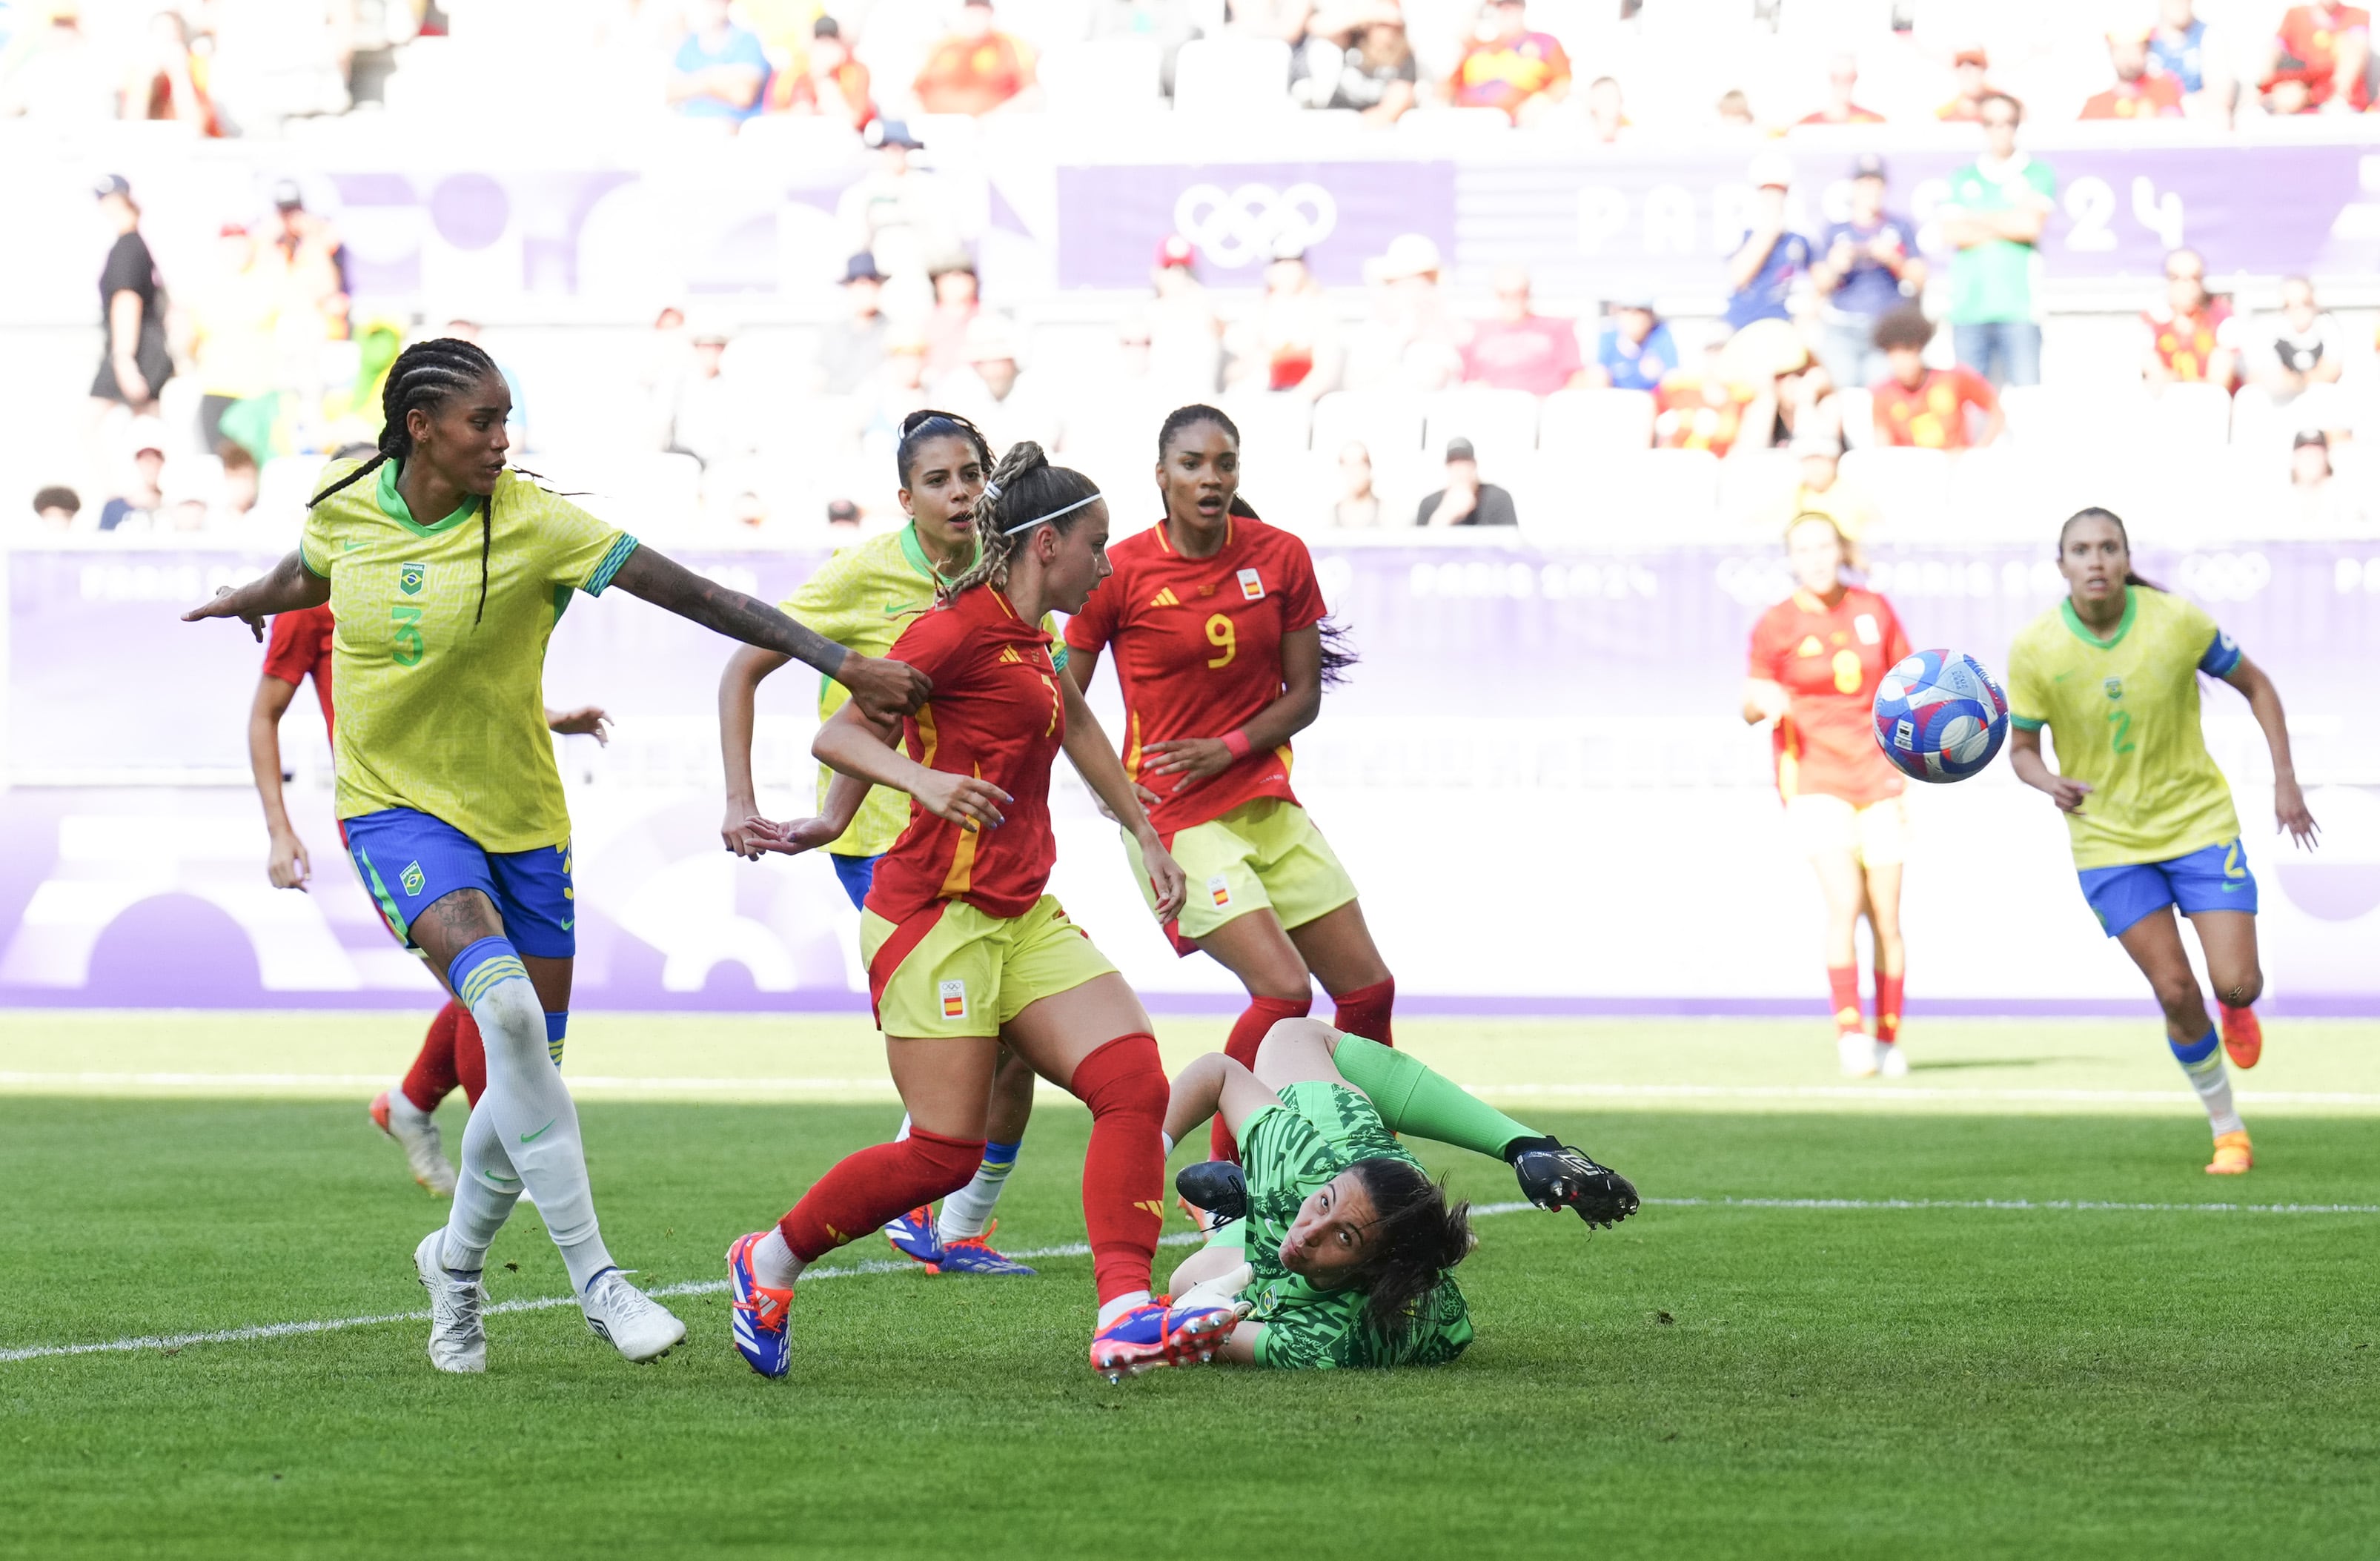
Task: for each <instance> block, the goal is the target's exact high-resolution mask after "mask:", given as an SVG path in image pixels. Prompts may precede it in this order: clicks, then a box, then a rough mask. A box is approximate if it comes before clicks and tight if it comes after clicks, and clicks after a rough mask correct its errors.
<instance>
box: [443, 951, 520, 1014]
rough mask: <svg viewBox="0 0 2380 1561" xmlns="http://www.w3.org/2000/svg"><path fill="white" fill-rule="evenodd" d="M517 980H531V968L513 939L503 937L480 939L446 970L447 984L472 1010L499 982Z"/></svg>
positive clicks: (456, 958) (464, 1004) (457, 956)
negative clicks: (522, 957)
mask: <svg viewBox="0 0 2380 1561" xmlns="http://www.w3.org/2000/svg"><path fill="white" fill-rule="evenodd" d="M515 979H518V980H522V981H527V980H528V966H527V965H524V964H522V963H521V960H520V954H519V953H518V952H517V951H516V950H515V949H514V948H513V943H512V939H511V938H505V937H503V936H501V935H499V936H497V937H492V938H480V940H479V941H478V942H477V943H474V944H472V945H471V946H470V947H469V948H468V949H466V950H463V951H462V952H461V953H459V954H457V955H455V961H454V962H453V963H452V964H450V965H448V966H447V967H446V981H447V984H448V985H449V986H453V987H454V988H455V996H456V997H457V998H461V999H462V1001H463V1006H464V1007H465V1008H468V1009H477V1008H478V1007H479V1006H480V998H484V997H486V996H487V995H488V993H489V992H490V991H491V990H492V989H493V988H494V987H495V986H497V985H498V984H499V983H501V982H505V981H511V980H515Z"/></svg>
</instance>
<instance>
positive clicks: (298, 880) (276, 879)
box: [264, 829, 314, 893]
mask: <svg viewBox="0 0 2380 1561" xmlns="http://www.w3.org/2000/svg"><path fill="white" fill-rule="evenodd" d="M264 876H265V877H269V878H271V879H272V880H273V888H275V889H297V890H298V891H299V892H301V893H302V892H304V890H305V888H306V885H307V883H308V881H309V880H310V879H311V878H312V877H313V876H314V865H313V863H311V862H310V861H308V860H307V857H306V842H305V841H301V840H299V839H298V838H297V835H296V833H294V832H293V831H291V830H287V829H281V830H276V831H275V832H274V834H273V854H272V856H271V857H269V858H268V859H267V860H266V862H265V864H264Z"/></svg>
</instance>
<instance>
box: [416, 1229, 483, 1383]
mask: <svg viewBox="0 0 2380 1561" xmlns="http://www.w3.org/2000/svg"><path fill="white" fill-rule="evenodd" d="M445 1257H446V1228H445V1227H444V1226H443V1225H442V1226H440V1227H439V1228H437V1229H435V1230H432V1231H431V1233H430V1234H429V1235H427V1236H424V1237H423V1238H421V1244H420V1245H419V1246H418V1247H416V1248H414V1249H413V1271H414V1273H415V1274H416V1275H418V1276H419V1277H420V1280H421V1288H422V1289H425V1290H428V1291H429V1292H430V1363H431V1365H433V1366H435V1367H437V1368H438V1369H439V1370H440V1371H442V1372H484V1371H486V1370H487V1369H488V1336H487V1334H486V1332H485V1331H484V1330H483V1329H482V1328H481V1327H480V1313H481V1311H482V1310H484V1309H485V1308H486V1306H487V1304H488V1292H487V1290H486V1289H485V1288H484V1287H483V1286H481V1285H480V1282H479V1281H478V1280H477V1279H457V1278H456V1277H455V1276H453V1275H452V1274H449V1273H448V1272H446V1263H445Z"/></svg>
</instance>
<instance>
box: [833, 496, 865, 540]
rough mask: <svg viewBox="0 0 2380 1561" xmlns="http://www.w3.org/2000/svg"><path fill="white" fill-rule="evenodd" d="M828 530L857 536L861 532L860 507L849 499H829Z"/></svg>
mask: <svg viewBox="0 0 2380 1561" xmlns="http://www.w3.org/2000/svg"><path fill="white" fill-rule="evenodd" d="M826 528H827V529H828V530H829V531H832V532H837V533H848V534H851V535H854V536H856V535H857V534H858V531H859V506H858V505H857V504H855V503H853V502H851V501H850V500H848V499H829V500H828V501H827V502H826Z"/></svg>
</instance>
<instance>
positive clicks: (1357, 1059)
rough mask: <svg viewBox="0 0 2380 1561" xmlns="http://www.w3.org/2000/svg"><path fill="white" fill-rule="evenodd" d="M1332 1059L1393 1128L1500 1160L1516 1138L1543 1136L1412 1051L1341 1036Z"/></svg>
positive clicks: (1351, 1036) (1356, 1037)
mask: <svg viewBox="0 0 2380 1561" xmlns="http://www.w3.org/2000/svg"><path fill="white" fill-rule="evenodd" d="M1333 1060H1334V1061H1336V1062H1337V1063H1338V1065H1339V1076H1340V1077H1341V1078H1342V1079H1345V1080H1346V1081H1347V1082H1348V1083H1351V1084H1353V1085H1354V1086H1355V1087H1356V1088H1357V1089H1359V1090H1362V1091H1363V1092H1364V1093H1365V1094H1366V1095H1370V1096H1371V1097H1372V1107H1373V1109H1375V1110H1377V1111H1378V1112H1379V1114H1380V1120H1381V1121H1383V1122H1386V1123H1387V1124H1388V1126H1389V1130H1390V1131H1392V1132H1410V1133H1414V1134H1415V1135H1417V1136H1419V1137H1422V1138H1434V1139H1436V1140H1438V1141H1439V1143H1440V1144H1454V1145H1455V1146H1456V1147H1458V1148H1463V1149H1469V1150H1471V1151H1473V1152H1474V1153H1475V1154H1480V1155H1486V1156H1489V1157H1490V1158H1492V1159H1499V1160H1500V1159H1502V1158H1503V1157H1504V1150H1505V1147H1506V1146H1507V1145H1508V1144H1512V1142H1513V1141H1514V1140H1516V1139H1531V1140H1535V1139H1536V1138H1537V1137H1539V1136H1540V1135H1539V1134H1538V1133H1537V1132H1536V1131H1533V1130H1531V1129H1529V1128H1525V1127H1523V1126H1522V1125H1521V1124H1520V1123H1518V1122H1516V1121H1514V1120H1512V1118H1510V1117H1507V1116H1506V1115H1504V1113H1503V1112H1501V1111H1499V1110H1497V1109H1496V1108H1495V1107H1493V1106H1490V1105H1488V1103H1487V1102H1486V1101H1484V1100H1481V1099H1479V1098H1478V1097H1477V1096H1475V1095H1472V1094H1470V1093H1469V1092H1468V1091H1466V1090H1464V1089H1463V1086H1462V1085H1460V1084H1458V1083H1455V1082H1454V1081H1453V1080H1451V1079H1450V1078H1448V1077H1446V1076H1445V1075H1444V1074H1442V1073H1439V1071H1436V1070H1435V1069H1432V1068H1430V1067H1429V1066H1428V1065H1427V1064H1425V1063H1423V1062H1420V1061H1417V1060H1415V1058H1414V1056H1413V1054H1412V1053H1410V1052H1403V1051H1396V1050H1392V1049H1391V1048H1390V1047H1384V1046H1382V1045H1380V1044H1379V1043H1378V1041H1367V1040H1366V1039H1364V1038H1363V1037H1362V1036H1361V1035H1342V1036H1340V1037H1339V1049H1338V1052H1337V1053H1336V1054H1335V1056H1334V1058H1333Z"/></svg>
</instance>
